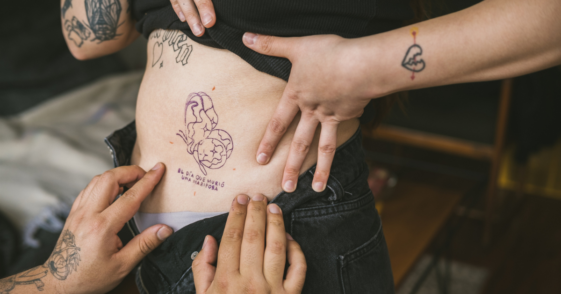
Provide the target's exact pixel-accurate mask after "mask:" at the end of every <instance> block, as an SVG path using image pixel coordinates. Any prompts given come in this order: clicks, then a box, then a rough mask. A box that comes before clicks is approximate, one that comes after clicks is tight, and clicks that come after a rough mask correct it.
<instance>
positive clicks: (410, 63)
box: [401, 27, 425, 80]
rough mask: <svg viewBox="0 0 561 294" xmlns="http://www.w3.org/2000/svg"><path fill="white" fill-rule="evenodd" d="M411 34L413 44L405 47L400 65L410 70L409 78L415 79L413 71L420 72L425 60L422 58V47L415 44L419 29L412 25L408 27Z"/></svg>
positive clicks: (423, 67)
mask: <svg viewBox="0 0 561 294" xmlns="http://www.w3.org/2000/svg"><path fill="white" fill-rule="evenodd" d="M410 33H411V36H413V45H411V47H409V49H407V52H406V53H405V57H404V58H403V61H402V62H401V66H403V67H404V68H406V69H407V70H410V71H411V80H414V79H415V73H416V72H421V71H423V69H425V61H424V60H423V59H422V57H421V55H422V54H423V48H421V46H419V45H418V44H417V35H419V29H418V28H417V27H412V28H411V29H410Z"/></svg>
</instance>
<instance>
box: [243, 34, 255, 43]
mask: <svg viewBox="0 0 561 294" xmlns="http://www.w3.org/2000/svg"><path fill="white" fill-rule="evenodd" d="M243 40H244V42H245V43H246V44H247V45H253V44H255V41H256V40H257V35H256V34H254V33H245V34H243Z"/></svg>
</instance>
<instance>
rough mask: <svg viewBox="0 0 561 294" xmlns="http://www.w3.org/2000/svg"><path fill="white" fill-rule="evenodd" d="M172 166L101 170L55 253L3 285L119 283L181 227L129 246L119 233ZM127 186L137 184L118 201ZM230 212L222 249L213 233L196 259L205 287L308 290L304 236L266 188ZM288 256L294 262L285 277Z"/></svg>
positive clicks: (75, 288) (48, 287)
mask: <svg viewBox="0 0 561 294" xmlns="http://www.w3.org/2000/svg"><path fill="white" fill-rule="evenodd" d="M164 172H165V166H164V165H163V164H162V163H158V164H156V165H155V166H154V168H153V169H152V170H150V171H148V172H145V171H144V170H143V169H141V168H140V167H138V166H124V167H118V168H115V169H112V170H109V171H107V172H105V173H103V174H102V175H99V176H96V177H94V178H93V180H92V181H91V182H90V183H89V184H88V186H87V187H86V188H85V189H84V190H83V191H82V192H81V193H80V194H79V195H78V197H77V198H76V200H75V201H74V204H73V205H72V208H71V210H70V214H69V216H68V219H67V220H66V224H65V226H64V229H63V230H62V234H61V237H60V238H59V241H58V243H57V246H56V248H55V250H54V251H53V254H52V255H51V257H50V258H49V259H48V260H47V261H46V262H45V263H44V264H43V265H40V266H37V267H35V268H32V269H30V270H27V271H24V272H22V273H19V274H16V275H13V276H10V277H7V278H4V279H0V292H1V293H10V294H18V293H77V294H79V293H106V292H108V291H109V290H111V289H113V288H115V287H116V286H117V285H118V284H119V283H120V282H121V281H122V280H123V279H124V278H125V276H126V275H127V274H128V273H129V272H130V271H131V270H132V269H133V268H134V267H135V266H136V265H137V264H138V263H139V262H140V261H141V260H142V259H143V258H144V257H145V256H146V255H147V254H148V253H150V252H151V251H152V250H154V249H155V248H156V247H158V246H159V245H160V244H161V243H162V242H163V241H164V240H166V239H167V238H168V237H169V236H170V235H171V234H172V233H173V230H172V229H171V228H170V227H168V226H166V225H161V224H159V225H154V226H152V227H149V228H148V229H146V230H144V231H143V232H142V233H141V234H139V235H137V236H135V237H134V238H133V239H132V240H131V241H130V242H129V243H128V244H127V245H126V246H123V244H122V242H121V240H120V239H119V237H118V236H117V233H118V232H119V231H120V230H121V229H122V228H123V226H124V225H125V223H126V222H127V221H128V220H129V219H131V218H132V217H133V215H134V214H135V213H136V211H137V210H138V208H139V207H140V203H141V202H142V201H143V200H144V199H145V198H146V196H147V195H148V194H150V192H152V190H153V189H154V187H155V186H156V184H158V182H159V181H160V179H161V178H162V175H163V174H164ZM124 187H127V188H129V190H128V191H127V192H125V193H124V194H123V195H122V196H121V197H120V198H119V199H117V200H116V201H114V200H115V198H116V197H117V195H118V194H120V193H122V192H123V189H124ZM230 212H231V213H230V215H229V217H228V221H227V222H226V227H225V230H224V237H223V239H222V244H221V246H220V250H218V245H217V243H216V240H214V238H213V237H212V236H207V237H206V239H205V245H204V246H203V250H201V252H200V254H199V255H198V256H197V258H196V259H195V261H194V262H193V273H194V279H195V285H196V288H197V293H207V294H210V293H270V294H273V293H274V294H276V293H279V294H280V293H286V294H298V293H300V292H301V291H302V287H303V285H304V279H305V276H306V260H305V258H304V254H303V253H302V250H301V249H300V246H299V245H298V243H297V242H296V241H294V240H293V239H292V237H290V235H288V234H286V233H285V229H284V221H283V218H282V211H281V210H280V208H279V207H278V206H277V205H276V204H270V205H268V206H267V198H265V197H263V195H257V196H254V197H253V199H251V201H249V197H248V196H247V195H239V196H237V197H236V198H234V201H233V202H232V208H231V210H230ZM265 241H266V242H267V245H265ZM217 251H218V255H217ZM287 257H288V262H289V264H290V266H289V267H288V274H287V276H286V279H284V278H283V273H284V268H285V261H286V260H287ZM217 261H218V266H217ZM214 280H216V281H222V282H220V283H218V282H214ZM225 282H226V283H225Z"/></svg>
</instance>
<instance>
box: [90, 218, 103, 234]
mask: <svg viewBox="0 0 561 294" xmlns="http://www.w3.org/2000/svg"><path fill="white" fill-rule="evenodd" d="M106 229H107V225H106V220H105V219H104V218H102V217H99V218H96V219H95V220H93V221H92V222H91V224H90V231H91V232H92V233H101V232H103V231H104V230H106Z"/></svg>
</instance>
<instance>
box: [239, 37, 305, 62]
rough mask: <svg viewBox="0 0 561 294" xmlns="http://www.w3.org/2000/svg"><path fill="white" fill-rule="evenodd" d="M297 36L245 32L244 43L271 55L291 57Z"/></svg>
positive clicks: (258, 51) (252, 48) (256, 50)
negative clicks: (285, 36)
mask: <svg viewBox="0 0 561 294" xmlns="http://www.w3.org/2000/svg"><path fill="white" fill-rule="evenodd" d="M295 39H296V38H281V37H273V36H266V35H258V34H254V33H245V34H244V35H243V43H244V44H245V46H247V47H248V48H249V49H251V50H253V51H255V52H257V53H261V54H265V55H270V56H276V57H285V58H288V59H290V57H291V53H292V50H293V48H294V46H293V45H294V42H295Z"/></svg>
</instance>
